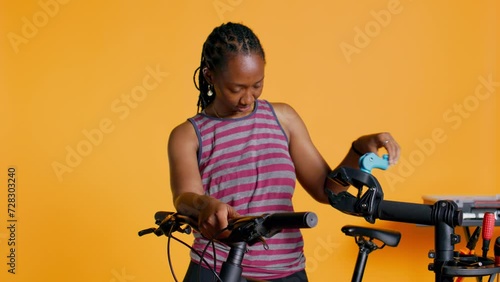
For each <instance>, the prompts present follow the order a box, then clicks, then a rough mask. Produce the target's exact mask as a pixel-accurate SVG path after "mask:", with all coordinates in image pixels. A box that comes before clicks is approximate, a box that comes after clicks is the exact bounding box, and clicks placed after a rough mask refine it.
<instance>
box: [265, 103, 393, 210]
mask: <svg viewBox="0 0 500 282" xmlns="http://www.w3.org/2000/svg"><path fill="white" fill-rule="evenodd" d="M273 106H274V108H275V110H276V114H277V116H278V119H279V120H280V122H281V124H282V126H283V128H284V130H285V132H286V134H287V136H288V140H289V146H290V155H291V157H292V160H293V162H294V164H295V170H296V173H297V180H298V181H299V183H300V184H301V185H302V187H304V189H305V190H306V191H307V192H308V193H309V194H310V195H311V196H312V197H313V198H314V199H315V200H316V201H318V202H321V203H328V198H327V196H326V194H325V193H324V187H328V188H329V189H331V190H332V191H334V192H335V193H339V192H341V191H345V190H346V189H347V188H346V187H343V186H341V185H339V184H338V183H336V182H334V181H331V180H330V179H329V178H328V174H329V173H330V171H331V169H330V166H329V165H328V163H327V162H326V161H325V160H324V159H323V157H322V156H321V154H320V153H319V152H318V150H317V149H316V147H315V146H314V144H313V142H312V140H311V138H310V135H309V132H308V131H307V128H306V126H305V124H304V122H303V121H302V119H301V118H300V116H299V115H298V114H297V112H296V111H295V110H294V109H293V108H292V107H290V106H289V105H287V104H282V103H276V104H273ZM387 140H390V141H391V142H385V141H387ZM354 144H355V145H356V146H358V147H356V148H357V150H358V151H361V152H363V153H367V152H377V151H378V149H379V148H381V147H385V148H386V149H387V150H388V152H389V155H390V163H391V164H394V163H395V162H396V161H397V159H398V158H399V146H398V144H397V143H396V142H395V141H394V139H393V138H392V136H391V135H390V134H389V133H377V134H370V135H364V136H361V137H360V138H358V139H357V140H356V141H355V142H354ZM359 157H360V156H359V155H358V154H357V153H355V152H354V151H353V150H352V149H349V151H348V152H347V154H346V156H345V157H344V159H343V160H342V161H341V162H340V163H339V164H338V166H350V167H354V168H358V167H359V165H358V161H359ZM338 166H337V167H338Z"/></svg>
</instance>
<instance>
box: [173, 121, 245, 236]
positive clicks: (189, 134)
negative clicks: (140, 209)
mask: <svg viewBox="0 0 500 282" xmlns="http://www.w3.org/2000/svg"><path fill="white" fill-rule="evenodd" d="M198 146H199V145H198V139H197V136H196V133H195V131H194V128H193V126H192V124H191V123H189V122H185V123H183V124H181V125H179V126H177V127H176V128H175V129H174V130H173V131H172V132H171V134H170V137H169V141H168V160H169V166H170V188H171V190H172V196H173V201H174V206H175V208H176V210H177V211H178V212H179V213H181V214H184V215H187V216H190V217H193V218H197V219H198V227H199V228H200V231H201V232H202V233H203V235H205V236H206V237H208V238H212V237H213V236H214V235H215V234H216V233H218V232H219V231H220V230H221V229H223V228H225V227H226V226H227V224H228V218H231V217H235V216H238V214H237V213H236V211H234V209H233V208H232V207H230V206H229V205H227V204H225V203H223V202H221V201H219V200H217V199H215V198H212V197H210V196H207V195H205V192H204V190H203V185H202V182H201V176H200V172H199V168H198V159H197V151H198Z"/></svg>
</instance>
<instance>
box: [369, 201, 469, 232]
mask: <svg viewBox="0 0 500 282" xmlns="http://www.w3.org/2000/svg"><path fill="white" fill-rule="evenodd" d="M377 217H378V218H379V219H382V220H389V221H396V222H406V223H415V224H424V225H435V223H437V222H444V223H446V224H448V225H450V226H458V225H461V224H462V220H463V216H462V212H461V211H459V210H457V209H456V203H454V202H452V201H439V202H436V203H435V204H434V205H425V204H414V203H405V202H393V201H384V200H383V201H381V202H380V204H379V207H378V216H377Z"/></svg>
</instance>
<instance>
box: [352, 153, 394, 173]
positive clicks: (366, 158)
mask: <svg viewBox="0 0 500 282" xmlns="http://www.w3.org/2000/svg"><path fill="white" fill-rule="evenodd" d="M388 167H389V155H387V154H385V155H382V158H380V157H379V156H377V154H375V153H366V154H364V155H363V156H362V157H361V158H360V159H359V168H360V169H361V171H363V172H366V173H372V169H374V168H379V169H383V170H386V169H387V168H388Z"/></svg>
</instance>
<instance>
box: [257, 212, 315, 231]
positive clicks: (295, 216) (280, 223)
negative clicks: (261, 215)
mask: <svg viewBox="0 0 500 282" xmlns="http://www.w3.org/2000/svg"><path fill="white" fill-rule="evenodd" d="M317 224H318V216H317V215H316V214H315V213H313V212H284V213H273V214H269V216H267V217H266V218H265V219H264V222H263V225H264V226H265V227H266V228H267V229H288V228H312V227H314V226H316V225H317Z"/></svg>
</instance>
